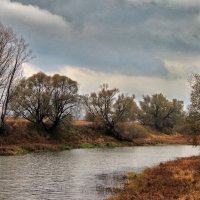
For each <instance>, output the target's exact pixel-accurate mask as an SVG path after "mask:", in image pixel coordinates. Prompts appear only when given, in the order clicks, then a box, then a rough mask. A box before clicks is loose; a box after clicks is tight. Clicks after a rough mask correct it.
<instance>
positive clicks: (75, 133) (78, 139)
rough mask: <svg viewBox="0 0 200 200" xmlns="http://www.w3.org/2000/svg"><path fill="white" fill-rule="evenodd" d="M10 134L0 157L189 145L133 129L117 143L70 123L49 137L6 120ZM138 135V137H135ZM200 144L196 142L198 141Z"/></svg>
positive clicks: (0, 145)
mask: <svg viewBox="0 0 200 200" xmlns="http://www.w3.org/2000/svg"><path fill="white" fill-rule="evenodd" d="M8 124H9V127H10V131H9V133H8V134H6V135H3V136H0V155H19V154H25V153H28V152H38V151H61V150H69V149H73V148H109V147H120V146H145V145H165V144H166V145H167V144H175V145H185V144H192V143H193V140H192V138H191V137H190V136H187V135H180V134H173V135H166V134H159V133H154V132H152V131H150V130H148V129H145V128H144V127H142V126H141V125H135V132H136V133H137V134H136V135H135V136H134V137H133V138H132V139H129V140H124V141H122V140H117V139H116V138H114V137H112V136H108V135H106V134H105V133H104V131H103V130H101V129H98V128H97V127H95V126H94V125H93V124H92V123H91V122H85V121H74V122H73V124H72V125H71V126H70V127H66V126H64V127H62V128H61V129H60V130H59V132H58V133H56V134H53V135H49V134H46V133H44V131H42V130H38V129H35V128H34V127H32V125H31V124H30V123H29V122H27V121H26V120H16V119H13V120H9V121H8ZM138 133H139V134H138ZM198 140H199V141H200V138H198Z"/></svg>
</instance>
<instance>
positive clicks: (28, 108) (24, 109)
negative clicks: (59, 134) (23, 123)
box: [10, 72, 78, 131]
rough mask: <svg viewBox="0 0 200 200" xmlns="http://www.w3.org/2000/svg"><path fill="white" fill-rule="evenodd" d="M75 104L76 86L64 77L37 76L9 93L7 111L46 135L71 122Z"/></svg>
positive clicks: (76, 97) (23, 82) (21, 82)
mask: <svg viewBox="0 0 200 200" xmlns="http://www.w3.org/2000/svg"><path fill="white" fill-rule="evenodd" d="M77 104H78V86H77V82H76V81H73V80H71V79H70V78H68V77H65V76H60V75H58V74H56V75H54V76H47V75H46V74H44V73H42V72H40V73H37V74H34V75H33V76H31V77H30V78H27V79H23V80H21V81H20V83H19V84H18V85H17V86H16V87H15V89H14V91H13V93H12V101H11V104H10V105H11V109H12V110H13V111H14V112H15V114H16V115H17V116H22V117H24V118H25V119H27V120H29V121H31V122H32V123H34V124H35V125H37V126H43V127H44V128H45V129H46V130H47V131H53V130H55V129H56V128H57V127H58V126H59V125H60V123H61V122H62V121H63V120H64V119H71V117H72V115H73V110H74V109H75V107H76V106H77Z"/></svg>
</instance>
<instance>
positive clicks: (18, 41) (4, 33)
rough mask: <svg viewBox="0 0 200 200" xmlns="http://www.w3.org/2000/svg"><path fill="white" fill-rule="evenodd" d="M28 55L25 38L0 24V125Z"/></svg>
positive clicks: (2, 122)
mask: <svg viewBox="0 0 200 200" xmlns="http://www.w3.org/2000/svg"><path fill="white" fill-rule="evenodd" d="M30 55H31V51H30V50H29V49H28V44H27V43H26V42H25V40H24V39H23V38H21V37H18V36H17V35H16V34H15V33H14V32H13V30H12V29H11V28H7V27H5V26H3V25H1V24H0V93H1V94H0V127H4V124H5V116H6V113H7V109H8V103H9V101H10V94H11V89H12V87H13V86H14V85H15V82H16V79H17V78H18V77H19V75H20V72H21V65H22V64H23V63H24V62H27V61H28V59H30Z"/></svg>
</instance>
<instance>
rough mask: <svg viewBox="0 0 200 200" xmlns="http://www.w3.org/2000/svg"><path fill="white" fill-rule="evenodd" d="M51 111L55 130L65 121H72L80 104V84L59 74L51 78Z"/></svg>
mask: <svg viewBox="0 0 200 200" xmlns="http://www.w3.org/2000/svg"><path fill="white" fill-rule="evenodd" d="M51 87H52V94H51V106H50V107H51V109H50V113H49V115H48V118H49V120H50V121H51V122H52V127H51V129H55V128H56V127H57V126H58V125H59V124H60V122H61V121H63V120H64V119H71V118H72V117H73V114H74V113H73V112H74V110H75V108H77V105H78V103H79V97H78V84H77V82H76V81H73V80H72V79H70V78H68V77H66V76H60V75H58V74H56V75H54V76H53V77H51Z"/></svg>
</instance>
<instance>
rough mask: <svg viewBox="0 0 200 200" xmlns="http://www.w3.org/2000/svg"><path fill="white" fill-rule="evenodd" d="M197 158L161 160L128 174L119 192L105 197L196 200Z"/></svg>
mask: <svg viewBox="0 0 200 200" xmlns="http://www.w3.org/2000/svg"><path fill="white" fill-rule="evenodd" d="M199 197H200V158H199V157H191V158H184V159H177V160H176V161H170V162H167V163H164V164H163V163H161V164H160V165H159V166H156V167H154V168H151V169H146V170H145V171H144V172H143V173H141V174H134V173H130V174H129V175H128V180H127V183H126V185H125V187H124V188H123V190H122V191H121V192H120V195H116V196H115V197H112V198H109V200H138V199H142V200H162V199H167V200H175V199H176V200H177V199H179V200H187V199H188V200H193V199H194V200H198V199H199Z"/></svg>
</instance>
